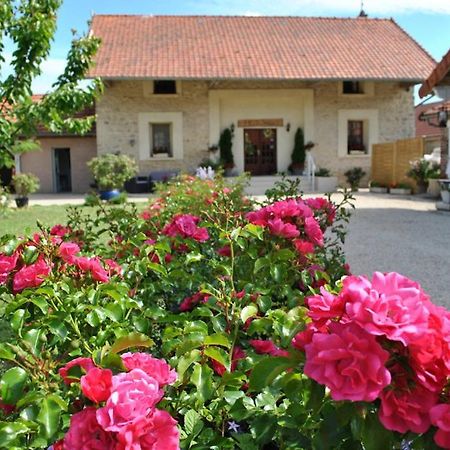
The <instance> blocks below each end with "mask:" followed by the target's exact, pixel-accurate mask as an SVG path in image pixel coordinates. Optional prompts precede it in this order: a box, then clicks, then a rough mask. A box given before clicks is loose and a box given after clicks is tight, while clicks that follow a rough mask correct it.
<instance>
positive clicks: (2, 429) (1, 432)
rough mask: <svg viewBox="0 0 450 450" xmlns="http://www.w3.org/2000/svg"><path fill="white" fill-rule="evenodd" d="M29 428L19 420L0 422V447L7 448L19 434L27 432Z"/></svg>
mask: <svg viewBox="0 0 450 450" xmlns="http://www.w3.org/2000/svg"><path fill="white" fill-rule="evenodd" d="M28 431H29V428H28V427H27V426H26V425H25V424H23V423H19V422H12V423H6V422H2V423H0V448H8V449H10V448H11V446H10V445H9V444H11V443H13V442H14V441H15V440H16V439H17V438H18V437H19V436H20V435H21V434H25V433H28Z"/></svg>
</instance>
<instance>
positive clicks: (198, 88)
mask: <svg viewBox="0 0 450 450" xmlns="http://www.w3.org/2000/svg"><path fill="white" fill-rule="evenodd" d="M145 83H149V82H143V81H110V82H107V85H106V88H105V93H104V95H103V97H102V98H101V99H100V101H99V102H98V104H97V115H98V121H97V142H98V152H99V154H101V153H108V152H117V151H120V152H122V153H126V154H130V155H134V156H135V157H136V158H137V159H138V155H139V153H138V142H139V132H138V115H139V113H149V112H182V113H183V139H184V160H161V161H159V160H154V159H153V160H152V159H148V160H142V161H139V165H140V170H141V172H142V173H147V172H148V171H151V170H156V169H174V168H178V169H182V170H192V169H193V168H195V167H196V166H197V164H198V163H199V162H200V161H201V160H202V159H204V158H205V157H207V156H208V152H207V148H208V145H209V144H210V143H209V142H208V139H209V105H208V91H209V90H215V89H222V90H223V89H249V90H254V89H289V88H292V89H313V90H314V132H313V135H314V138H313V140H314V142H315V144H316V146H315V147H314V150H313V152H314V153H313V154H314V157H315V160H316V163H317V164H318V166H319V167H325V168H328V169H330V170H331V171H332V172H333V173H334V174H337V175H339V176H340V178H341V180H342V179H343V175H342V174H343V172H345V170H347V169H348V168H351V167H355V166H360V167H363V168H364V169H365V170H366V172H368V175H367V177H366V179H369V178H370V156H366V155H363V156H359V155H358V156H347V155H345V156H342V155H341V156H340V155H339V153H338V136H339V133H340V132H341V133H342V130H341V131H339V126H338V112H339V111H340V110H357V109H365V110H377V113H378V133H377V142H380V143H382V142H389V141H392V140H396V139H402V138H408V137H413V136H414V107H413V93H412V88H407V87H406V86H404V85H403V86H402V85H400V84H399V83H394V82H380V83H375V84H374V86H373V95H372V94H368V95H355V96H351V95H340V94H339V83H338V82H293V81H284V82H270V81H260V82H250V81H245V82H244V81H243V82H238V81H220V82H217V81H216V82H212V81H211V82H197V81H184V82H182V83H181V86H182V90H181V94H180V95H177V96H170V97H167V98H164V97H162V96H152V95H147V96H145V95H144V91H145Z"/></svg>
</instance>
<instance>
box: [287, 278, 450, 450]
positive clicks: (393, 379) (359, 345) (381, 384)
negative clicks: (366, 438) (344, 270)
mask: <svg viewBox="0 0 450 450" xmlns="http://www.w3.org/2000/svg"><path fill="white" fill-rule="evenodd" d="M306 303H307V306H308V313H307V314H308V316H309V317H310V319H311V321H312V322H311V323H310V324H308V327H307V329H306V330H305V331H303V332H301V333H298V334H297V335H296V337H295V338H294V340H293V342H292V344H293V346H294V347H295V348H297V349H298V350H300V351H304V352H305V357H306V362H305V366H304V372H305V374H306V375H308V376H309V377H311V378H312V379H314V380H315V381H317V382H318V383H320V384H324V385H325V386H327V388H328V389H329V390H330V395H331V397H332V398H333V399H334V400H350V401H366V402H373V401H374V400H378V401H379V402H380V409H379V420H380V422H381V423H382V424H383V426H384V427H385V428H387V429H388V430H393V431H397V432H399V433H407V432H413V433H417V434H422V433H425V432H427V431H428V430H429V428H430V426H431V425H432V424H433V425H435V426H436V427H437V428H438V432H437V433H436V436H435V441H436V443H437V444H438V445H440V446H441V447H443V448H450V445H449V443H450V441H449V437H448V436H449V434H448V431H449V430H450V427H449V426H448V425H447V424H448V423H450V415H449V412H450V407H448V404H446V403H443V404H442V403H441V404H439V399H440V398H447V394H446V385H447V380H448V378H449V376H450V338H449V336H450V334H449V331H450V328H449V319H450V314H449V312H448V311H446V310H445V309H444V308H441V307H438V306H436V305H434V304H433V303H431V301H430V299H429V297H428V296H427V295H426V294H425V293H424V292H423V290H422V288H421V287H420V285H419V284H418V283H416V282H414V281H411V280H409V279H408V278H406V277H404V276H402V275H400V274H398V273H395V272H393V273H386V274H382V273H379V272H376V273H375V274H374V275H373V277H372V279H371V280H369V279H367V278H365V277H356V276H349V277H347V278H345V279H344V281H343V287H342V290H341V291H340V293H339V294H332V293H330V292H328V291H327V290H325V289H324V288H321V291H320V294H318V295H315V296H310V297H308V298H307V300H306Z"/></svg>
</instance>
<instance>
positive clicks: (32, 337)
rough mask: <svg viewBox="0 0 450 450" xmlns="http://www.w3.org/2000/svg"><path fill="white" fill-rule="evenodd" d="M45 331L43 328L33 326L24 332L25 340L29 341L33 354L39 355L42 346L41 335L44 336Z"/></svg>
mask: <svg viewBox="0 0 450 450" xmlns="http://www.w3.org/2000/svg"><path fill="white" fill-rule="evenodd" d="M43 336H44V335H43V331H42V330H41V329H36V328H32V329H31V330H28V331H27V332H26V333H24V334H23V340H24V341H25V342H27V343H28V344H29V345H30V347H31V351H32V352H33V355H39V354H40V349H41V346H42V342H41V337H43Z"/></svg>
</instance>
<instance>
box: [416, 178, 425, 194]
mask: <svg viewBox="0 0 450 450" xmlns="http://www.w3.org/2000/svg"><path fill="white" fill-rule="evenodd" d="M427 189H428V181H426V182H422V183H417V186H416V194H425V193H426V192H427Z"/></svg>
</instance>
